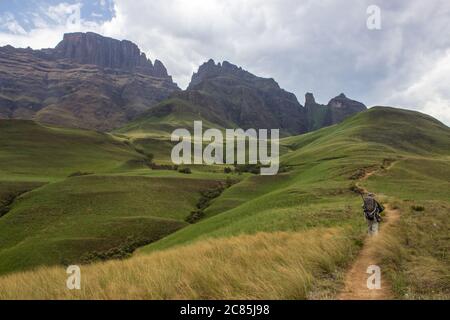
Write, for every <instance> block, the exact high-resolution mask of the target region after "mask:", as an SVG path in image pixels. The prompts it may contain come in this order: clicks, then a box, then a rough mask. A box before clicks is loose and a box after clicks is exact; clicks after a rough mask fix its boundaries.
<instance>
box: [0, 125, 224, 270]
mask: <svg viewBox="0 0 450 320" xmlns="http://www.w3.org/2000/svg"><path fill="white" fill-rule="evenodd" d="M0 159H1V169H0V234H1V237H0V273H5V272H11V271H17V270H23V269H28V268H31V267H36V266H39V265H52V264H65V263H71V262H72V263H74V262H77V261H78V262H83V261H84V262H86V261H95V260H104V259H108V258H112V257H120V256H122V257H123V256H126V255H128V254H130V253H131V252H133V251H134V249H135V248H136V247H137V246H139V245H143V244H145V243H150V242H152V241H155V240H157V239H159V238H161V237H163V236H165V235H167V234H169V233H171V232H173V231H175V230H178V229H179V228H181V227H184V226H186V225H187V224H188V223H187V222H185V219H186V218H187V217H188V216H189V214H190V212H191V211H193V210H195V208H196V204H197V202H198V201H199V199H200V198H201V192H203V191H205V190H209V189H213V188H215V187H216V186H217V184H218V183H219V182H220V181H221V180H223V176H221V175H220V174H216V175H212V174H208V173H198V174H197V175H195V176H194V177H192V178H191V179H190V178H188V176H187V175H185V174H182V173H178V172H177V171H174V170H171V171H170V170H161V171H153V170H151V169H150V168H149V163H150V159H149V158H148V156H146V155H144V154H142V152H141V153H140V152H138V151H137V150H136V147H135V146H133V145H132V144H131V143H129V142H128V141H127V140H124V139H119V138H117V137H114V136H112V135H110V134H106V133H101V132H94V131H87V130H80V129H67V128H59V127H52V126H44V125H40V124H37V123H35V122H32V121H25V120H0ZM161 173H162V174H161ZM180 185H184V186H186V189H184V190H181V189H180V188H179V186H180ZM175 195H176V197H175Z"/></svg>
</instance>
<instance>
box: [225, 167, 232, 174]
mask: <svg viewBox="0 0 450 320" xmlns="http://www.w3.org/2000/svg"><path fill="white" fill-rule="evenodd" d="M223 172H224V173H226V174H228V173H231V172H233V170H232V169H231V168H230V167H225V169H223Z"/></svg>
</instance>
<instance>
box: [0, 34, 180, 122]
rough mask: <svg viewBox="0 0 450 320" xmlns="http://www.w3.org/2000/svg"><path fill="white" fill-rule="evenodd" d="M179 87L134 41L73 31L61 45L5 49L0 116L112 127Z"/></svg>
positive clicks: (0, 64) (0, 59)
mask: <svg viewBox="0 0 450 320" xmlns="http://www.w3.org/2000/svg"><path fill="white" fill-rule="evenodd" d="M176 91H179V88H178V86H177V85H176V84H175V83H174V82H173V81H172V78H171V77H170V76H169V75H168V74H167V70H166V68H165V67H164V65H163V64H162V62H160V61H158V60H156V61H155V64H154V65H153V64H152V62H151V61H150V60H148V59H147V58H146V56H145V54H143V53H141V52H140V50H139V48H138V47H137V46H136V45H135V44H133V43H132V42H130V41H119V40H115V39H111V38H106V37H102V36H100V35H97V34H94V33H73V34H66V35H65V36H64V39H63V41H61V42H60V43H59V44H58V46H57V47H56V48H55V49H45V50H31V49H16V48H13V47H11V46H6V47H2V48H0V118H7V119H8V118H18V119H34V120H38V121H41V122H45V123H51V124H57V125H62V126H70V127H81V128H88V129H97V130H111V129H113V128H117V127H119V126H121V125H123V124H125V123H127V122H128V121H130V120H132V119H134V118H136V117H137V116H138V115H140V114H142V113H143V112H144V111H146V110H148V109H149V108H150V107H151V106H152V105H154V104H156V103H158V102H160V101H162V100H164V99H165V98H167V97H168V96H170V94H172V93H173V92H176Z"/></svg>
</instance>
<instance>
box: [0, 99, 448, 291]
mask: <svg viewBox="0 0 450 320" xmlns="http://www.w3.org/2000/svg"><path fill="white" fill-rule="evenodd" d="M281 143H282V147H283V148H282V150H283V155H282V158H281V162H282V164H283V166H284V167H286V168H287V169H288V170H287V171H286V172H284V173H280V174H279V175H277V176H266V177H264V176H257V175H248V176H247V175H244V176H237V175H234V174H233V175H230V177H233V178H239V179H240V180H241V181H240V182H239V183H237V184H235V185H233V186H232V187H230V188H229V189H227V190H225V191H224V192H223V193H222V194H221V196H219V197H218V198H216V199H214V200H212V201H211V203H210V205H209V206H208V207H207V208H206V209H205V211H204V213H205V216H204V218H203V219H202V220H200V221H199V222H197V223H195V224H192V225H184V227H183V228H181V229H179V230H178V231H176V232H174V233H171V234H170V235H167V236H165V237H163V238H162V239H160V240H158V241H155V242H152V243H151V244H149V245H147V246H144V247H142V248H140V249H139V250H138V252H137V253H136V254H135V256H134V257H132V258H131V259H127V260H123V261H110V262H107V263H101V264H93V265H90V266H83V270H85V273H86V274H87V275H88V276H87V277H88V278H89V280H88V282H87V283H86V285H85V287H84V288H83V290H81V291H80V292H68V291H67V290H65V291H64V290H63V289H61V288H60V286H59V287H58V286H57V285H51V286H47V287H46V288H47V289H46V291H45V292H42V291H39V290H38V288H40V287H41V286H42V285H43V284H44V283H50V282H51V283H53V282H55V283H59V282H58V281H64V276H65V273H64V270H63V269H62V268H58V267H55V268H52V269H40V270H38V271H34V272H29V273H25V274H18V275H11V276H9V277H2V278H0V286H3V287H5V288H7V287H10V286H12V285H14V284H17V283H27V286H25V287H26V289H25V290H26V292H23V293H22V295H23V296H26V297H34V298H36V297H41V298H42V297H45V298H116V299H117V298H142V299H145V298H159V299H171V298H172V299H176V298H194V299H201V298H258V299H259V298H263V299H264V298H265V299H271V298H273V299H278V298H288V299H308V298H309V299H312V298H314V299H317V298H319V299H320V298H334V297H336V295H337V293H338V292H339V290H341V289H342V284H343V278H344V274H345V271H346V269H347V268H348V266H349V264H350V263H351V262H352V260H353V259H354V258H355V256H356V255H357V253H358V251H359V249H360V247H361V245H362V241H363V240H364V238H365V235H366V224H365V221H364V218H363V215H362V212H361V199H360V197H359V195H358V194H357V193H355V189H356V188H357V186H356V183H357V182H358V181H360V179H361V178H362V177H363V176H365V174H366V173H368V172H374V174H373V175H371V176H370V177H369V178H368V179H367V180H366V181H364V182H363V184H364V186H365V187H366V188H367V189H369V190H370V191H372V192H375V193H376V194H377V197H378V199H380V200H381V201H382V202H383V203H385V204H386V203H389V204H390V205H391V206H393V207H395V208H398V209H399V210H400V212H401V217H400V221H399V222H398V223H397V224H396V225H395V227H394V229H393V230H390V232H389V233H388V234H389V237H387V239H386V240H385V241H384V245H383V246H380V247H379V248H378V249H377V255H378V256H379V260H380V266H381V268H382V270H385V272H386V273H385V274H386V276H387V277H388V280H389V282H390V283H391V284H392V286H393V288H392V289H393V291H394V293H395V296H396V297H397V298H403V299H408V298H440V299H442V298H448V297H450V292H449V289H448V288H450V285H449V282H448V274H450V259H449V256H448V229H449V228H450V222H449V220H448V212H449V209H450V202H449V199H448V191H449V190H450V183H449V181H450V129H449V128H448V127H446V126H445V125H443V124H442V123H440V122H438V121H437V120H435V119H433V118H431V117H429V116H426V115H423V114H420V113H417V112H413V111H406V110H401V109H394V108H385V107H376V108H372V109H370V110H368V111H366V112H363V113H360V114H358V115H356V116H354V117H352V118H349V119H347V120H346V121H344V122H343V123H341V124H339V125H335V126H332V127H328V128H324V129H321V130H318V131H315V132H311V133H308V134H304V135H300V136H293V137H288V138H285V139H282V141H281ZM138 173H139V175H141V176H140V179H143V180H142V181H141V183H143V184H145V183H147V182H148V183H149V184H153V182H154V181H153V180H152V182H150V181H148V180H146V179H156V176H155V174H154V173H149V174H148V175H147V174H145V173H142V170H136V171H130V172H123V173H121V174H120V176H126V177H130V179H136V177H137V174H138ZM166 174H167V175H170V176H172V175H174V173H173V172H172V173H169V172H164V171H163V172H159V173H158V179H160V180H159V181H160V182H162V181H165V180H167V179H169V176H165V175H166ZM200 177H201V178H200ZM214 177H216V178H220V179H223V175H222V174H218V173H213V172H207V171H205V169H202V170H201V171H194V172H193V174H192V175H190V176H189V178H191V179H188V180H189V181H196V183H200V184H201V185H200V186H197V185H196V184H195V185H192V186H189V188H188V189H189V190H192V191H193V192H194V195H198V193H196V192H195V190H201V189H202V188H203V187H204V184H207V185H208V186H209V185H210V183H212V182H211V181H209V180H214ZM110 178H111V179H118V174H117V173H116V174H114V175H112V177H110ZM174 178H175V179H177V176H175V177H174ZM208 178H209V179H208ZM74 179H79V180H72V181H70V182H69V181H65V182H63V184H67V183H68V188H69V190H72V191H70V192H65V193H64V195H62V196H61V197H63V198H64V199H67V200H65V202H70V203H76V202H74V201H73V199H74V198H71V197H74V194H75V195H76V194H77V192H81V193H83V192H84V190H89V188H90V187H86V186H87V185H92V188H94V190H93V191H95V190H97V186H96V185H97V183H100V185H101V186H103V187H102V188H105V189H103V192H105V193H108V192H111V190H109V189H110V188H109V187H108V188H107V187H106V186H107V185H109V183H108V182H105V181H103V179H105V178H104V177H103V178H99V177H95V176H93V177H81V178H74ZM83 179H100V181H102V182H100V181H98V182H97V183H93V181H89V180H86V182H88V181H89V183H86V184H84V186H83V187H81V185H80V186H78V187H77V184H78V182H80V183H81V182H82V180H83ZM172 181H177V180H172ZM174 183H175V182H174ZM132 184H133V183H130V184H129V185H127V183H126V182H125V181H122V180H121V181H120V185H124V187H125V188H126V189H127V190H128V188H132ZM182 186H186V184H185V182H179V187H182ZM148 187H149V188H150V189H151V186H150V185H149V186H148ZM195 188H197V189H195ZM56 190H57V186H56V185H49V186H45V187H43V188H40V189H38V190H36V191H33V192H31V193H28V194H26V195H25V196H22V197H21V198H20V201H19V202H18V203H17V204H15V205H14V206H13V211H11V212H10V213H8V214H7V215H6V216H4V217H3V218H0V228H1V223H6V222H5V221H6V220H5V218H8V215H9V214H11V213H14V214H15V215H16V216H17V219H19V217H20V218H22V216H25V217H26V215H25V213H26V212H27V206H28V205H30V206H31V205H33V206H35V205H36V204H37V203H39V204H40V205H42V208H48V207H50V208H51V207H52V206H53V210H54V211H53V212H57V211H58V210H59V209H58V208H59V206H58V204H57V203H52V202H51V201H50V202H48V201H49V200H48V198H47V197H48V196H49V195H51V194H52V192H53V193H54V192H56ZM76 190H78V191H76ZM139 190H140V188H137V189H132V190H131V191H130V192H129V193H128V192H125V190H121V193H120V194H121V196H120V197H119V198H117V202H115V200H114V201H112V200H111V199H113V198H114V197H115V196H114V197H113V198H111V197H110V196H107V195H102V196H101V197H94V198H92V199H95V200H92V199H91V200H87V199H89V198H90V197H91V195H89V196H88V197H86V200H85V199H84V198H85V195H83V196H81V198H82V199H83V201H81V202H80V204H79V205H76V207H74V208H72V209H70V210H69V211H68V212H71V215H72V216H76V215H79V214H80V212H81V213H82V214H83V215H85V216H86V219H88V218H87V217H89V215H91V214H92V213H90V211H89V209H90V203H103V204H102V208H104V209H105V211H104V215H105V217H108V218H107V219H106V220H104V221H107V223H111V224H108V228H109V227H110V226H111V225H114V223H112V221H114V219H117V218H118V217H119V218H120V219H124V218H125V217H127V218H130V217H129V216H128V214H127V213H126V208H122V209H121V208H120V207H121V205H120V203H122V202H126V204H127V205H131V203H133V202H134V199H137V200H136V201H137V204H136V206H137V207H136V208H135V209H134V210H133V212H135V211H136V210H139V207H140V208H141V210H143V211H144V212H148V211H147V210H148V209H147V208H146V203H145V200H142V199H146V197H147V196H149V195H146V194H141V193H140V192H139ZM178 190H185V188H181V189H176V187H175V186H174V192H178ZM40 192H43V193H42V194H40ZM114 194H115V193H114ZM194 195H192V194H190V193H189V192H188V194H186V197H187V198H186V199H190V200H186V201H187V202H183V201H182V199H180V202H175V203H173V205H174V206H175V207H173V209H171V210H167V209H166V208H165V207H164V204H162V205H161V211H157V212H156V213H155V212H153V211H152V212H148V213H149V215H150V216H151V217H157V218H158V219H174V220H176V221H179V220H177V219H180V218H182V217H183V212H185V210H186V209H189V208H190V205H191V206H192V205H194V204H195V196H194ZM102 197H104V198H105V199H107V201H98V199H101V198H102ZM180 197H181V196H180ZM32 198H34V200H32ZM156 198H157V199H163V198H164V196H163V195H161V196H158V197H156ZM181 198H182V197H181ZM75 199H76V198H75ZM139 199H141V200H139ZM172 199H173V198H170V201H169V200H167V201H168V202H171V201H173V200H172ZM111 201H112V204H108V205H106V203H109V202H111ZM188 203H190V205H189V204H188ZM133 205H134V204H133ZM166 205H168V203H166ZM110 206H113V207H114V208H110ZM116 207H118V209H117V210H116V209H115V208H116ZM179 207H182V208H183V209H182V210H180V211H179V212H178V211H177V209H176V208H179ZM41 210H46V209H41ZM118 211H120V213H118ZM169 211H170V212H171V214H170V215H167V213H168V212H169ZM158 212H160V214H159V213H158ZM33 216H34V215H33ZM99 216H101V213H100V212H99V211H98V210H97V211H95V214H93V217H89V219H92V220H87V221H90V222H86V223H87V224H86V225H83V224H82V223H81V222H79V223H81V225H83V226H84V227H83V229H85V228H86V229H87V230H89V228H88V225H90V226H91V227H90V228H94V225H96V226H98V225H101V223H99V221H98V220H96V219H97V217H99ZM14 217H15V216H14V215H11V216H10V218H9V219H13V218H14ZM28 219H31V218H30V216H28ZM31 220H32V219H31ZM59 221H60V223H61V224H65V223H68V222H66V221H65V220H64V219H62V220H59ZM74 221H77V220H74ZM79 221H81V220H79ZM102 221H103V220H102ZM131 221H133V219H131ZM165 221H167V220H165ZM21 223H23V222H21ZM49 223H50V224H51V225H52V226H53V222H51V221H50V222H49ZM130 223H133V222H130ZM148 223H149V225H150V224H151V222H150V221H149V222H148ZM32 224H33V225H36V224H35V223H32ZM149 228H150V227H149ZM99 229H102V230H106V229H105V228H103V227H102V228H99ZM42 230H43V229H42ZM49 230H53V231H52V232H54V233H52V234H54V240H55V239H57V237H58V236H60V237H62V238H63V237H66V234H69V235H71V236H73V237H80V236H81V237H82V236H84V237H87V236H88V235H87V234H86V233H78V234H77V235H74V234H70V232H69V230H66V231H65V232H63V233H60V234H58V232H59V231H54V229H53V227H52V228H49ZM124 230H127V229H126V228H124ZM17 232H19V231H17ZM103 232H105V233H98V235H99V236H102V235H103V236H106V235H107V234H108V233H107V232H106V231H103ZM128 232H129V231H128V230H127V231H125V232H124V233H123V234H122V236H120V237H123V236H124V235H125V233H126V234H128ZM19 233H20V232H19ZM117 233H118V234H119V235H120V232H117ZM43 235H44V232H43V231H42V233H40V234H39V233H37V238H39V237H41V239H43V238H44V236H43ZM69 239H70V237H67V239H65V240H69ZM8 241H10V243H14V241H16V243H17V245H14V246H12V247H11V249H8V250H5V251H3V253H2V251H0V256H1V255H2V254H3V255H4V256H3V257H8V254H9V252H12V251H14V248H19V247H20V246H21V245H23V246H26V245H27V242H24V241H18V239H15V238H14V237H13V236H11V239H10V240H8ZM41 241H42V240H41ZM37 242H39V241H34V242H33V241H30V242H29V243H37ZM18 250H19V249H18ZM45 250H47V249H43V251H42V252H44V251H45ZM3 257H2V259H1V260H3V259H5V258H3ZM10 261H13V259H12V258H11V260H10ZM149 266H151V267H149ZM130 279H131V280H130ZM133 279H139V280H136V281H135V280H133ZM52 281H53V282H52ZM130 281H131V285H132V286H133V288H134V289H133V292H128V291H127V290H125V289H126V288H127V286H130ZM105 283H108V284H109V285H108V288H106V287H105V286H104V284H105ZM0 297H3V298H15V297H17V295H15V294H14V293H8V292H6V293H3V295H2V293H0Z"/></svg>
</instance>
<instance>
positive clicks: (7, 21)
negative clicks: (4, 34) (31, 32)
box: [0, 13, 26, 35]
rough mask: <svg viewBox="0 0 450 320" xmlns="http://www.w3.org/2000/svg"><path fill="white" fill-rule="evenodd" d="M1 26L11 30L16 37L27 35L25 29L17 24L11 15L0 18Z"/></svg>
mask: <svg viewBox="0 0 450 320" xmlns="http://www.w3.org/2000/svg"><path fill="white" fill-rule="evenodd" d="M0 26H1V27H3V28H5V29H7V30H9V31H10V32H11V33H12V34H14V35H23V34H26V31H25V29H24V28H23V27H22V26H21V25H20V24H19V22H17V20H16V19H15V18H14V16H13V15H12V14H11V13H5V14H3V15H2V16H0Z"/></svg>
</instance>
